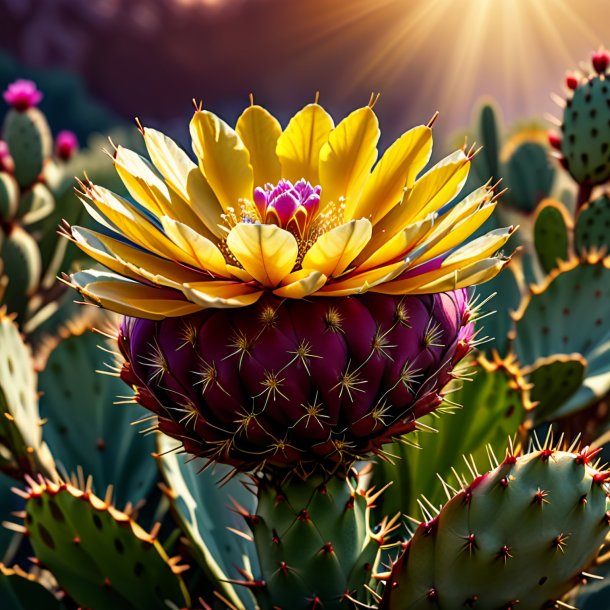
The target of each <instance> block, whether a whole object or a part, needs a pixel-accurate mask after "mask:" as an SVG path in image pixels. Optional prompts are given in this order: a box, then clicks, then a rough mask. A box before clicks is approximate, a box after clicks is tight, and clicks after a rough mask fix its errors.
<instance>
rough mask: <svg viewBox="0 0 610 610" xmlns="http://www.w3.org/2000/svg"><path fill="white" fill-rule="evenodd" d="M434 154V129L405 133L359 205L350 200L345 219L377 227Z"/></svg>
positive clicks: (379, 166) (386, 156)
mask: <svg viewBox="0 0 610 610" xmlns="http://www.w3.org/2000/svg"><path fill="white" fill-rule="evenodd" d="M431 152H432V130H431V129H430V128H429V127H424V126H420V127H415V128H414V129H411V130H410V131H407V133H405V134H403V135H402V136H400V138H398V140H396V142H394V143H393V144H392V145H391V146H390V147H389V148H388V149H387V150H386V152H385V153H384V155H383V157H382V158H381V160H380V161H379V163H378V164H377V165H376V166H375V169H374V170H373V173H372V174H371V176H370V178H369V179H368V180H367V182H366V184H365V186H364V190H363V192H362V195H361V197H360V199H359V200H358V202H357V203H356V202H355V201H354V200H351V201H348V203H347V209H346V211H345V217H346V218H370V220H371V222H372V223H373V224H375V223H376V222H378V221H379V220H380V219H381V218H382V217H383V216H385V215H386V214H387V213H388V212H389V211H390V210H391V209H392V208H393V207H394V206H395V205H396V204H397V203H398V202H399V201H400V200H401V199H402V196H403V193H404V189H405V188H407V189H410V188H412V187H413V183H414V182H415V178H416V177H417V175H418V174H419V173H420V172H421V171H422V170H423V169H424V167H425V166H426V164H427V163H428V161H429V159H430V154H431Z"/></svg>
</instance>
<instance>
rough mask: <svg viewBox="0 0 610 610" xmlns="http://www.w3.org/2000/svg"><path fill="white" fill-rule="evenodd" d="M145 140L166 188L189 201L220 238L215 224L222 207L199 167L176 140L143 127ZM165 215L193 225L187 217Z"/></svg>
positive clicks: (192, 207) (200, 217)
mask: <svg viewBox="0 0 610 610" xmlns="http://www.w3.org/2000/svg"><path fill="white" fill-rule="evenodd" d="M144 142H145V143H146V149H147V150H148V154H149V155H150V158H151V160H152V162H153V164H154V165H155V167H156V168H157V170H158V171H159V172H160V173H161V175H162V176H163V178H164V179H165V181H166V182H167V184H168V185H169V187H170V188H171V189H172V190H173V191H174V192H175V193H176V194H177V195H178V196H179V197H180V199H181V200H182V201H184V202H187V203H188V205H189V206H190V208H191V209H192V210H193V212H194V213H195V214H196V216H197V217H198V218H199V219H200V220H201V221H202V222H203V223H204V225H205V226H206V228H207V229H208V230H209V231H210V232H211V233H212V234H213V235H215V236H217V237H220V236H221V231H220V230H219V228H218V224H219V223H220V222H221V219H220V215H221V214H222V213H223V211H224V210H223V209H222V206H221V205H220V203H219V201H218V198H217V197H216V195H215V194H214V191H213V190H212V188H211V187H210V185H209V184H208V183H207V181H206V179H205V178H204V176H203V174H202V173H201V171H200V169H199V167H197V165H196V164H195V163H193V161H191V159H190V158H189V156H188V155H187V154H186V153H185V152H184V151H183V150H182V148H180V146H178V144H176V142H174V141H173V140H172V139H171V138H169V137H167V136H166V135H165V134H163V133H161V132H160V131H156V130H155V129H149V128H146V129H144ZM166 213H167V211H166ZM168 216H172V217H174V218H177V219H178V220H181V221H182V222H186V223H187V224H190V225H193V223H192V222H189V218H184V217H183V216H181V215H179V214H178V215H172V214H168ZM194 228H196V227H194Z"/></svg>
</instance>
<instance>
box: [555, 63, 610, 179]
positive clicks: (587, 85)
mask: <svg viewBox="0 0 610 610" xmlns="http://www.w3.org/2000/svg"><path fill="white" fill-rule="evenodd" d="M562 131H563V139H562V142H561V152H562V154H563V156H564V158H565V163H566V166H567V169H568V171H569V172H570V174H571V175H572V177H573V178H574V180H575V181H576V182H578V183H579V184H588V185H593V184H602V183H603V182H606V181H607V180H608V178H610V149H609V144H608V143H609V142H610V85H609V84H608V81H607V79H606V78H605V76H604V75H595V76H591V77H589V78H587V79H586V80H583V81H582V82H581V84H580V85H579V86H578V87H577V88H576V89H575V91H574V94H573V96H572V99H569V100H567V104H566V107H565V110H564V112H563V126H562Z"/></svg>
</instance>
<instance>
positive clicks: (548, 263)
mask: <svg viewBox="0 0 610 610" xmlns="http://www.w3.org/2000/svg"><path fill="white" fill-rule="evenodd" d="M571 224H572V222H571V220H570V216H569V214H568V211H567V210H566V209H565V207H564V206H563V204H562V203H560V202H559V201H553V200H548V201H545V202H543V203H542V204H540V206H539V208H538V212H537V214H536V222H535V223H534V245H535V247H536V254H538V260H539V261H540V265H541V266H542V268H543V269H544V271H545V272H546V273H549V272H550V271H551V270H552V269H555V268H557V266H558V261H566V260H568V258H569V254H568V248H569V245H570V241H569V236H568V227H569V228H571Z"/></svg>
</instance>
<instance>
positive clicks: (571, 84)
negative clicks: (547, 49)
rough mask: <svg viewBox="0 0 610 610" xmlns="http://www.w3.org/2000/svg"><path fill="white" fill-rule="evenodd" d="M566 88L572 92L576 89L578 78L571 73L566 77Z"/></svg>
mask: <svg viewBox="0 0 610 610" xmlns="http://www.w3.org/2000/svg"><path fill="white" fill-rule="evenodd" d="M566 86H567V88H568V89H571V90H572V91H574V89H576V87H578V77H577V76H576V75H575V74H572V73H571V72H570V73H569V74H567V75H566Z"/></svg>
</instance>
